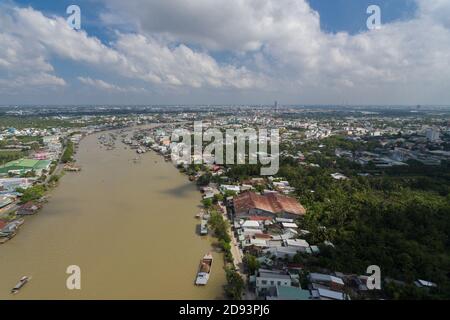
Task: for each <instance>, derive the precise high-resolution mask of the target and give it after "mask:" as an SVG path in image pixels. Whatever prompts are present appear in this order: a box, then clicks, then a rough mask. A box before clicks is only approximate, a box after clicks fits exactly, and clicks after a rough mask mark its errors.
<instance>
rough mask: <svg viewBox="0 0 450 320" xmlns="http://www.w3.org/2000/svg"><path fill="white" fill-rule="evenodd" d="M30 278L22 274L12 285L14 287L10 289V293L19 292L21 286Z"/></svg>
mask: <svg viewBox="0 0 450 320" xmlns="http://www.w3.org/2000/svg"><path fill="white" fill-rule="evenodd" d="M30 280H31V277H27V276H23V277H22V278H20V280H19V282H18V283H17V284H16V285H15V286H14V288H12V289H11V294H16V293H17V292H19V290H20V289H22V287H23V286H24V285H25V284H26V283H27V282H28V281H30Z"/></svg>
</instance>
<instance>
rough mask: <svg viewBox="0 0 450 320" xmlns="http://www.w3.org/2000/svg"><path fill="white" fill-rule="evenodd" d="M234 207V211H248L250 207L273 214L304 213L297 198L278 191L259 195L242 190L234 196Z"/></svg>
mask: <svg viewBox="0 0 450 320" xmlns="http://www.w3.org/2000/svg"><path fill="white" fill-rule="evenodd" d="M234 208H235V210H236V213H243V212H248V211H249V210H250V209H259V210H263V211H267V212H271V213H274V214H277V213H283V212H287V213H291V214H296V215H304V214H305V213H306V210H305V208H304V207H303V206H302V205H301V204H300V203H299V202H298V201H297V199H295V198H292V197H288V196H284V195H281V194H279V193H269V194H265V195H259V194H256V193H254V192H244V193H241V194H240V195H238V196H236V197H235V198H234Z"/></svg>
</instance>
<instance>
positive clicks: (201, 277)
mask: <svg viewBox="0 0 450 320" xmlns="http://www.w3.org/2000/svg"><path fill="white" fill-rule="evenodd" d="M212 263H213V256H212V254H211V253H207V254H205V256H204V257H203V259H202V260H201V261H200V266H199V268H198V272H197V279H195V285H197V286H204V285H206V284H207V283H208V280H209V275H210V274H211V268H212Z"/></svg>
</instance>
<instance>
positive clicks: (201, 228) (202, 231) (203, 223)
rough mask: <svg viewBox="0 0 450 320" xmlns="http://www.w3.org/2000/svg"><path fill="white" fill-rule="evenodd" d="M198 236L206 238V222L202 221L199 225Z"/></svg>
mask: <svg viewBox="0 0 450 320" xmlns="http://www.w3.org/2000/svg"><path fill="white" fill-rule="evenodd" d="M200 234H201V235H202V236H206V235H207V234H208V221H206V220H202V223H201V224H200Z"/></svg>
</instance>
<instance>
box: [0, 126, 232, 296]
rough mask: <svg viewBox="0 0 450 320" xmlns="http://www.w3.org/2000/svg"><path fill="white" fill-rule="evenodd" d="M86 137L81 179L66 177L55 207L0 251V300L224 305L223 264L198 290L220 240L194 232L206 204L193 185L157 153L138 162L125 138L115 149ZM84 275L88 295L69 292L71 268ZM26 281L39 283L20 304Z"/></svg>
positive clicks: (55, 196)
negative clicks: (205, 261)
mask: <svg viewBox="0 0 450 320" xmlns="http://www.w3.org/2000/svg"><path fill="white" fill-rule="evenodd" d="M99 135H100V134H94V135H90V136H88V137H86V138H84V139H83V140H82V142H81V144H80V146H79V149H78V152H77V155H76V158H77V164H78V165H80V166H81V167H82V171H81V172H79V173H66V174H65V176H64V177H63V178H62V179H61V181H60V184H59V186H58V187H57V188H56V189H54V190H53V191H51V193H50V200H49V202H48V203H47V204H45V206H44V208H43V209H42V210H41V211H40V212H39V213H38V214H37V215H35V216H32V217H27V218H26V222H25V224H24V225H23V226H22V228H21V229H20V231H19V233H18V234H17V236H16V237H14V238H13V239H12V240H10V241H9V242H7V243H5V244H3V245H0V300H2V299H11V298H13V299H16V298H20V299H54V298H56V299H217V298H222V297H223V285H224V283H225V275H224V272H223V269H222V265H223V263H222V261H223V259H222V257H221V255H220V254H219V253H214V257H215V260H214V263H213V268H212V275H211V278H210V281H209V283H208V285H207V286H205V287H196V286H195V285H194V284H193V283H194V280H195V275H196V271H197V267H198V264H199V260H200V258H201V257H202V256H203V255H204V254H205V253H207V252H209V251H211V250H212V247H211V244H212V241H213V240H212V239H210V238H209V237H206V238H205V237H200V236H199V235H198V234H197V233H196V232H197V231H196V229H197V224H198V223H199V221H198V220H196V219H195V214H196V213H197V212H198V211H199V204H200V200H201V196H200V194H199V192H198V191H197V189H196V187H195V185H194V184H192V183H191V182H189V181H188V179H187V177H186V176H184V175H182V174H181V173H179V172H178V170H176V168H174V166H173V165H172V164H171V163H170V162H165V161H164V160H163V158H162V157H161V156H159V155H157V154H155V153H154V152H148V153H146V154H144V155H142V156H140V158H141V159H140V161H139V162H138V163H135V162H134V161H133V159H134V158H136V157H137V155H136V153H135V152H134V151H133V150H131V149H128V148H125V145H123V144H122V143H121V142H120V141H119V140H120V138H118V139H117V143H116V148H115V149H114V150H106V148H105V147H104V146H101V145H100V144H99V142H98V139H97V138H98V136H99ZM70 265H77V266H79V267H80V269H81V290H68V289H67V287H66V279H67V278H68V276H69V275H68V274H66V269H67V267H68V266H70ZM23 275H28V276H32V279H31V281H30V282H29V283H28V284H26V285H25V286H24V288H23V289H22V290H21V291H20V292H19V293H18V294H17V295H15V296H12V295H11V294H10V293H9V291H10V290H11V288H12V287H13V286H14V285H15V284H16V283H17V281H18V280H19V279H20V277H22V276H23Z"/></svg>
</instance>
